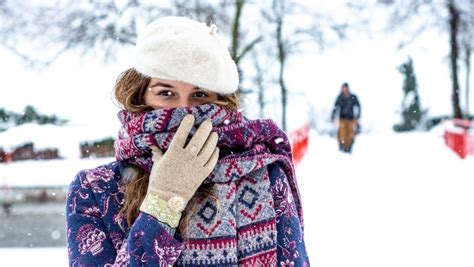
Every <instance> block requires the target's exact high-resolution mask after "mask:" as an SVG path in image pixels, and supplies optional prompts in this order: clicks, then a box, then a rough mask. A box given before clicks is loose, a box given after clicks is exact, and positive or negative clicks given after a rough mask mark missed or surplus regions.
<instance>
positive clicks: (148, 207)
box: [140, 115, 219, 227]
mask: <svg viewBox="0 0 474 267" xmlns="http://www.w3.org/2000/svg"><path fill="white" fill-rule="evenodd" d="M193 125H194V116H193V115H186V116H185V117H184V119H183V121H182V122H181V124H180V126H179V128H178V130H177V131H176V134H175V136H174V138H173V140H172V141H171V143H170V145H169V147H168V150H167V151H166V152H165V153H164V154H162V152H161V151H160V150H159V149H158V148H153V149H152V152H153V167H152V169H151V172H150V178H149V183H148V191H147V194H146V196H145V200H144V201H143V203H142V205H141V206H140V210H141V211H144V212H147V213H149V214H151V215H153V216H155V217H156V218H157V219H159V220H160V221H162V222H165V223H167V224H169V225H170V226H172V227H176V226H177V224H178V223H179V218H180V216H181V211H183V209H184V208H185V206H186V204H187V203H188V201H189V200H190V199H191V197H192V196H193V195H194V193H195V192H196V190H197V188H198V187H199V186H200V185H201V184H202V182H203V181H204V179H206V177H207V176H208V175H209V174H210V173H211V172H212V170H213V169H214V167H215V166H216V163H217V160H218V157H219V148H217V147H216V145H217V139H218V136H217V133H215V132H213V133H211V131H212V123H211V122H210V121H209V120H206V121H204V122H203V123H201V125H200V126H199V128H198V129H197V131H196V133H195V134H194V136H193V137H192V138H191V140H190V141H189V143H188V144H187V145H186V146H185V144H186V140H187V138H188V135H189V132H190V130H191V128H192V127H193Z"/></svg>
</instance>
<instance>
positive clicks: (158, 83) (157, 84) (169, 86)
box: [150, 82, 174, 88]
mask: <svg viewBox="0 0 474 267" xmlns="http://www.w3.org/2000/svg"><path fill="white" fill-rule="evenodd" d="M155 86H161V87H166V88H174V87H173V86H172V85H171V84H167V83H162V82H157V83H155V84H154V85H151V86H150V87H155Z"/></svg>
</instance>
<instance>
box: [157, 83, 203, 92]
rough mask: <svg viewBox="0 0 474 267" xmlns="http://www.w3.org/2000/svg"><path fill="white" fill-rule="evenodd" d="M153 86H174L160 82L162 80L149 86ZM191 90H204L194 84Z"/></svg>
mask: <svg viewBox="0 0 474 267" xmlns="http://www.w3.org/2000/svg"><path fill="white" fill-rule="evenodd" d="M155 86H161V87H166V88H174V86H172V85H171V84H167V83H162V82H157V83H155V84H153V85H151V86H150V87H155ZM193 90H204V89H202V88H201V87H199V86H195V87H194V88H193Z"/></svg>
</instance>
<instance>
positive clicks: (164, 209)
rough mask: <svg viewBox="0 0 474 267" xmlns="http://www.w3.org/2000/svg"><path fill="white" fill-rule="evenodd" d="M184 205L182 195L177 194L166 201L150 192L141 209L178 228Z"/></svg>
mask: <svg viewBox="0 0 474 267" xmlns="http://www.w3.org/2000/svg"><path fill="white" fill-rule="evenodd" d="M184 206H185V205H184V200H183V199H182V198H180V197H177V196H175V197H172V198H170V199H169V200H168V201H166V200H164V199H162V198H160V197H158V196H157V195H155V194H152V193H150V192H148V193H147V194H146V196H145V199H144V200H143V202H142V204H141V205H140V211H142V212H145V213H148V214H150V215H151V216H153V217H155V218H156V219H157V220H159V221H161V222H163V223H166V224H168V225H169V226H171V227H173V228H176V227H178V225H179V220H180V219H181V214H182V213H181V212H182V211H183V209H184Z"/></svg>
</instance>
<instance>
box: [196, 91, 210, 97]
mask: <svg viewBox="0 0 474 267" xmlns="http://www.w3.org/2000/svg"><path fill="white" fill-rule="evenodd" d="M193 97H196V98H207V97H209V94H207V93H205V92H196V93H194V94H193Z"/></svg>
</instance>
